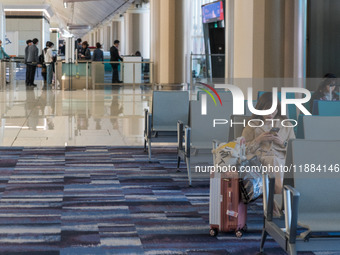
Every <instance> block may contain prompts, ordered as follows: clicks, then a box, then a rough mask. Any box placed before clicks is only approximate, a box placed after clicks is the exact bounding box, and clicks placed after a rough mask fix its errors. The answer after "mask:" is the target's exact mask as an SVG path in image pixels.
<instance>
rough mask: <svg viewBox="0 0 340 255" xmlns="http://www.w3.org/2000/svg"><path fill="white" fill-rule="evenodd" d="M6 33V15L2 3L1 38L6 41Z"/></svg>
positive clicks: (0, 8)
mask: <svg viewBox="0 0 340 255" xmlns="http://www.w3.org/2000/svg"><path fill="white" fill-rule="evenodd" d="M5 34H6V16H5V12H4V9H3V6H2V3H0V40H1V41H3V42H4V41H5Z"/></svg>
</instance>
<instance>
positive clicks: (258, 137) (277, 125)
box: [242, 92, 295, 194]
mask: <svg viewBox="0 0 340 255" xmlns="http://www.w3.org/2000/svg"><path fill="white" fill-rule="evenodd" d="M272 104H273V99H272V93H270V92H268V93H265V94H263V95H262V96H261V97H260V98H259V100H258V103H257V105H256V107H255V108H256V109H257V110H267V109H270V108H271V107H272ZM251 119H252V120H254V121H252V126H261V124H262V123H261V121H260V120H262V121H263V122H264V125H263V126H261V127H250V126H249V125H248V126H246V127H245V128H244V130H243V132H242V136H243V137H244V138H245V139H246V143H247V144H246V146H247V155H257V156H258V157H259V159H260V161H261V163H262V165H263V166H268V169H269V167H277V166H281V165H284V164H285V156H286V150H287V144H288V140H290V139H294V138H295V134H294V128H293V127H284V126H282V125H281V122H282V121H283V120H285V119H287V118H286V117H285V116H282V115H281V104H280V103H279V102H278V104H277V108H276V110H275V112H274V113H272V114H270V115H267V116H258V115H253V116H252V118H251ZM285 125H286V126H288V125H289V123H286V124H285ZM282 182H283V172H282V173H281V172H279V171H278V172H275V193H277V194H280V193H281V191H282Z"/></svg>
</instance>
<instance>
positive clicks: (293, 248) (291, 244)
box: [288, 243, 297, 255]
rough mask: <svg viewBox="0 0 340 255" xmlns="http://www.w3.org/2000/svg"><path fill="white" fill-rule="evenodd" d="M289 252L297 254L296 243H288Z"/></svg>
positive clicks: (290, 254) (291, 254) (293, 254)
mask: <svg viewBox="0 0 340 255" xmlns="http://www.w3.org/2000/svg"><path fill="white" fill-rule="evenodd" d="M288 254H289V255H297V252H296V246H295V243H288Z"/></svg>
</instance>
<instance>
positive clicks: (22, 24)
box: [6, 19, 50, 56]
mask: <svg viewBox="0 0 340 255" xmlns="http://www.w3.org/2000/svg"><path fill="white" fill-rule="evenodd" d="M6 30H7V31H8V32H10V31H11V32H15V31H18V33H19V40H18V47H19V49H18V52H19V56H24V55H25V47H26V40H28V39H33V38H37V39H38V40H39V44H38V48H39V52H40V51H41V49H43V48H44V45H45V44H46V41H47V40H50V26H49V24H48V22H47V21H46V20H43V19H6Z"/></svg>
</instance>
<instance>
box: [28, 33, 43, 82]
mask: <svg viewBox="0 0 340 255" xmlns="http://www.w3.org/2000/svg"><path fill="white" fill-rule="evenodd" d="M38 42H39V40H38V39H37V38H34V39H33V45H31V46H29V47H28V50H27V68H28V86H34V87H36V86H37V84H34V77H35V71H36V69H37V65H38V63H39V50H38V47H37V44H38ZM38 67H40V65H38Z"/></svg>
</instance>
